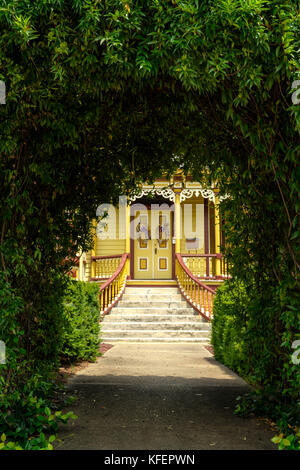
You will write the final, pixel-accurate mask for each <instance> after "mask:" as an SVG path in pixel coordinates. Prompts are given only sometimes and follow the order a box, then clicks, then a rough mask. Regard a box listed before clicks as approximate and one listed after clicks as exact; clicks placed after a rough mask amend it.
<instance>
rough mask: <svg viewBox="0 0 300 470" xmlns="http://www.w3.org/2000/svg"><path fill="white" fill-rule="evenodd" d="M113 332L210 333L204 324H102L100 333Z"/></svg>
mask: <svg viewBox="0 0 300 470" xmlns="http://www.w3.org/2000/svg"><path fill="white" fill-rule="evenodd" d="M113 330H120V331H127V330H144V331H147V330H148V331H149V332H151V331H153V330H170V331H172V330H182V331H184V330H189V331H191V330H199V331H200V330H201V331H205V332H207V333H209V332H210V328H208V327H207V324H206V323H201V322H195V321H193V322H191V321H189V322H182V321H181V322H173V321H165V322H159V321H156V322H153V323H149V322H143V321H131V322H128V321H127V322H126V321H125V322H124V321H114V322H108V323H105V322H104V323H102V328H101V331H102V333H106V332H108V331H113Z"/></svg>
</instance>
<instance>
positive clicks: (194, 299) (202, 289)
mask: <svg viewBox="0 0 300 470" xmlns="http://www.w3.org/2000/svg"><path fill="white" fill-rule="evenodd" d="M175 256H176V260H175V263H176V264H175V276H176V280H177V283H178V286H179V289H180V290H181V293H182V295H183V296H184V298H185V299H186V300H187V301H188V302H189V304H190V305H192V307H193V308H194V309H195V310H197V312H198V313H199V314H200V315H202V316H203V317H204V318H206V320H211V319H212V316H213V303H214V296H215V291H214V290H213V289H211V288H210V287H208V286H206V285H205V284H203V283H202V282H201V281H199V279H197V278H196V277H195V276H194V274H192V273H191V271H190V270H189V269H188V268H187V266H186V264H185V263H184V262H183V258H182V256H181V255H180V254H179V253H176V255H175Z"/></svg>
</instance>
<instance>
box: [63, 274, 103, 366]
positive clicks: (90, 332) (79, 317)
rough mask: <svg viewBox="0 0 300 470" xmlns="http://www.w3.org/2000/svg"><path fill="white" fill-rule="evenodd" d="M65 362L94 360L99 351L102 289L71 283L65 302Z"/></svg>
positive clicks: (78, 282) (93, 285) (75, 282)
mask: <svg viewBox="0 0 300 470" xmlns="http://www.w3.org/2000/svg"><path fill="white" fill-rule="evenodd" d="M62 314H63V327H62V329H63V331H62V336H63V340H62V348H61V358H62V359H63V360H70V361H72V360H91V361H93V360H95V359H96V357H97V355H98V351H99V343H100V340H99V333H100V325H99V315H100V306H99V286H98V285H96V284H90V283H86V282H81V281H71V280H70V281H69V282H68V286H67V289H66V291H65V295H64V301H63V312H62Z"/></svg>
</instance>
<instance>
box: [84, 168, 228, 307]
mask: <svg viewBox="0 0 300 470" xmlns="http://www.w3.org/2000/svg"><path fill="white" fill-rule="evenodd" d="M97 215H98V216H103V215H106V217H104V218H102V219H101V221H100V222H99V223H98V224H96V223H95V229H94V246H93V249H92V250H91V251H90V252H88V253H82V254H81V256H80V258H79V265H78V273H77V279H79V280H84V281H91V282H98V283H99V284H100V286H101V288H100V291H101V294H102V300H101V302H102V305H101V310H102V312H104V313H105V312H106V310H108V309H110V308H111V307H112V306H113V305H114V302H115V300H116V299H117V300H118V299H119V297H120V295H122V291H123V289H124V286H125V285H126V284H127V285H136V286H138V285H144V286H145V285H146V286H147V285H149V286H150V285H157V286H166V285H173V284H174V283H175V282H176V283H177V284H178V285H179V287H180V289H181V290H182V293H183V295H185V296H186V298H187V300H188V301H190V303H193V305H194V306H195V305H199V306H200V310H201V305H202V304H203V300H201V298H200V297H201V292H202V293H203V292H204V293H205V294H206V295H208V294H209V293H212V292H213V291H214V289H215V287H216V286H217V285H219V284H220V283H221V282H222V281H223V280H224V279H225V278H226V267H225V263H224V261H223V259H222V255H221V254H220V247H221V245H222V244H223V242H224V240H223V236H222V224H221V220H220V216H219V196H218V189H217V187H215V186H214V185H213V186H212V187H210V188H204V187H202V186H201V184H200V183H198V182H195V181H192V179H191V177H189V176H184V175H183V174H182V173H181V172H177V173H176V174H175V175H174V176H173V177H172V178H167V177H164V176H162V177H161V178H159V179H157V180H156V181H155V182H154V184H153V185H147V184H144V185H142V186H141V187H140V188H139V191H138V192H136V193H135V194H133V195H132V196H131V197H130V198H126V197H125V196H121V197H120V203H119V205H118V207H114V206H112V205H111V204H109V203H108V204H102V205H101V206H99V208H98V211H97ZM197 296H198V297H197ZM208 297H211V296H210V295H208ZM207 302H208V299H207ZM211 303H212V301H211ZM210 311H211V307H210Z"/></svg>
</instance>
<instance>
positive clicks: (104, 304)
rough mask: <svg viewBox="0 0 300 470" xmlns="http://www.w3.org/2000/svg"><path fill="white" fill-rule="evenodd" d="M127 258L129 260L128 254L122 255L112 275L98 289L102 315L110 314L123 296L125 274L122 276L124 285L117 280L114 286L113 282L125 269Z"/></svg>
mask: <svg viewBox="0 0 300 470" xmlns="http://www.w3.org/2000/svg"><path fill="white" fill-rule="evenodd" d="M127 258H129V254H128V253H124V254H123V255H122V257H121V262H120V264H119V266H118V268H117V269H116V271H115V272H114V274H113V275H112V276H111V277H110V278H109V279H108V280H107V281H106V282H105V283H104V284H102V286H101V287H100V293H99V298H100V308H101V311H102V313H103V314H104V315H106V314H107V313H109V312H110V310H111V309H112V307H113V306H114V305H115V304H116V303H117V302H118V301H119V300H120V298H121V297H122V295H123V292H124V288H125V285H126V274H125V275H124V285H121V283H120V280H118V282H117V283H116V284H114V281H116V280H117V278H118V276H119V275H120V274H121V272H122V270H123V269H124V268H125V263H126V260H127Z"/></svg>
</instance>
